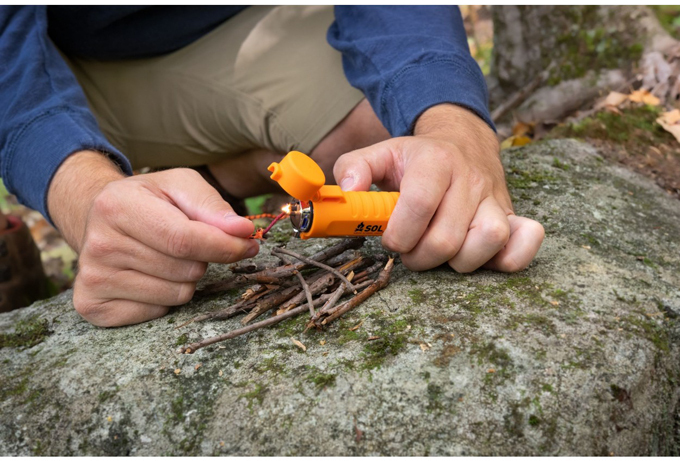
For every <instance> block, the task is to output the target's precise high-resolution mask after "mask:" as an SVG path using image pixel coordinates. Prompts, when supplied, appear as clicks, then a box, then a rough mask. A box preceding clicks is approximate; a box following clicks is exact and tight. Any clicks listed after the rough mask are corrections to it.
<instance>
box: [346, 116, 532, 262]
mask: <svg viewBox="0 0 680 461" xmlns="http://www.w3.org/2000/svg"><path fill="white" fill-rule="evenodd" d="M498 152H499V146H498V141H497V139H496V136H495V134H494V133H493V131H492V130H491V129H490V128H489V127H488V126H487V125H486V123H484V121H482V120H481V119H480V118H479V117H477V116H476V115H474V114H473V113H471V112H469V111H468V110H466V109H464V108H461V107H458V106H454V105H451V104H443V105H440V106H435V107H433V108H430V109H428V110H427V111H425V113H423V115H421V116H420V118H419V119H418V121H417V123H416V126H415V130H414V136H409V137H401V138H393V139H390V140H387V141H384V142H381V143H378V144H375V145H373V146H370V147H367V148H364V149H359V150H355V151H353V152H350V153H348V154H345V155H343V156H342V157H340V158H339V159H338V161H337V162H336V163H335V167H334V169H333V173H334V176H335V179H336V181H337V183H338V184H340V186H341V187H342V189H343V190H368V188H369V187H370V185H371V184H372V183H375V184H376V185H378V187H380V188H381V189H385V190H399V191H400V192H401V195H400V198H399V200H398V202H397V205H396V207H395V209H394V212H393V213H392V217H391V218H390V222H389V224H388V226H387V229H386V230H385V233H384V234H383V237H382V242H383V245H384V246H385V247H386V248H387V249H389V250H392V251H396V252H399V253H401V255H402V261H403V263H404V264H405V265H406V266H407V267H408V268H409V269H411V270H425V269H430V268H432V267H436V266H439V265H440V264H442V263H444V262H448V263H449V265H450V266H451V267H452V268H453V269H455V270H456V271H458V272H471V271H473V270H475V269H477V268H479V267H482V266H483V267H485V268H488V269H494V270H498V271H504V272H514V271H519V270H522V269H524V268H525V267H527V266H528V265H529V263H530V262H531V260H532V259H533V257H534V256H535V255H536V253H537V252H538V249H539V248H540V246H541V243H542V242H543V237H544V231H543V226H541V225H540V224H539V223H538V222H536V221H533V220H531V219H527V218H522V217H519V216H515V215H514V213H513V209H512V203H511V201H510V196H509V194H508V190H507V187H506V185H505V176H504V173H503V166H502V165H501V162H500V157H499V154H498Z"/></svg>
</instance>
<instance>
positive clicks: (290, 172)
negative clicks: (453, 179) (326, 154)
mask: <svg viewBox="0 0 680 461" xmlns="http://www.w3.org/2000/svg"><path fill="white" fill-rule="evenodd" d="M267 169H268V170H269V171H271V172H272V175H271V178H272V179H273V180H274V181H276V182H278V183H279V185H280V186H281V187H282V188H283V190H285V191H286V192H287V193H288V194H290V195H292V196H293V198H294V200H293V201H292V202H291V207H290V222H291V223H292V224H293V228H294V229H295V235H296V236H297V237H300V238H302V239H308V238H312V237H360V236H367V235H382V233H383V232H384V231H385V228H386V227H387V222H388V221H389V220H390V216H391V215H392V211H393V210H394V206H395V205H396V204H397V199H398V198H399V192H373V191H371V192H344V191H343V190H342V189H340V186H327V185H325V183H326V177H325V176H324V174H323V171H322V170H321V167H319V165H317V164H316V162H315V161H314V160H312V159H311V158H309V157H308V156H306V155H305V154H303V153H302V152H297V151H292V152H289V153H288V155H286V156H285V157H284V158H283V160H281V162H279V163H276V162H274V163H272V164H271V165H269V168H267Z"/></svg>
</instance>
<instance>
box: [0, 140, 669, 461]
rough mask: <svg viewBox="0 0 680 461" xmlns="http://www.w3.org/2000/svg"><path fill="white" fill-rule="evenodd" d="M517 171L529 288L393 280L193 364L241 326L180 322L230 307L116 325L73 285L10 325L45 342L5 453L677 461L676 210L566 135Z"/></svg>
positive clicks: (0, 443)
mask: <svg viewBox="0 0 680 461" xmlns="http://www.w3.org/2000/svg"><path fill="white" fill-rule="evenodd" d="M504 156H505V159H504V162H505V167H506V174H507V177H508V183H509V185H510V191H511V194H512V195H513V198H514V203H515V206H516V211H517V213H518V214H520V215H527V216H531V217H534V218H535V219H537V220H539V221H540V222H542V223H543V224H544V226H545V228H546V233H547V235H546V240H545V243H544V245H543V248H542V249H541V251H540V252H539V254H538V256H537V258H536V259H535V261H534V262H533V263H532V264H531V266H530V267H529V268H528V269H526V270H525V271H522V272H520V273H517V274H501V273H494V272H490V271H483V270H482V271H477V272H475V273H473V274H467V275H463V274H457V273H455V272H453V271H451V270H450V269H448V268H447V267H441V268H437V269H435V270H431V271H427V272H422V273H414V272H410V271H408V270H407V269H405V268H404V267H403V266H398V267H397V268H396V269H395V271H394V273H393V281H392V283H391V284H390V285H389V286H388V287H387V288H386V289H384V290H383V291H381V292H379V293H378V294H376V295H375V296H373V297H371V298H370V299H369V300H368V301H367V302H365V303H364V304H362V305H361V306H360V307H358V308H357V309H355V310H354V311H352V312H350V313H349V314H348V315H347V316H345V317H343V318H342V319H341V320H340V321H339V322H337V324H335V325H332V326H331V327H330V328H328V329H327V330H325V331H322V332H315V331H310V332H308V333H306V334H303V333H302V331H303V329H304V322H303V321H302V319H293V320H289V321H286V322H283V323H281V324H279V325H277V326H275V327H273V328H270V329H264V330H258V331H255V332H252V333H250V334H248V335H245V336H243V337H239V338H235V339H234V340H232V341H229V342H225V343H222V344H217V345H214V346H211V347H208V348H206V349H205V350H200V351H197V352H196V353H195V354H193V355H180V354H177V352H176V350H177V344H179V343H181V342H184V341H195V340H196V339H199V338H203V337H206V336H211V335H214V334H217V333H220V332H223V331H226V330H229V329H233V328H235V327H236V326H237V325H238V321H239V319H238V318H236V319H231V320H227V321H219V322H206V323H200V324H192V325H190V326H188V327H185V328H183V329H181V330H175V327H176V326H177V325H180V324H181V323H183V322H184V321H186V320H188V319H189V318H191V317H192V316H194V315H195V314H196V313H197V312H201V311H206V310H211V309H219V308H220V307H223V306H224V305H227V304H229V303H230V302H231V301H232V300H233V299H234V297H235V296H237V294H236V293H233V294H229V295H227V296H224V297H214V298H212V299H204V300H196V301H193V302H191V303H189V304H187V305H185V306H182V307H180V308H177V309H174V310H173V312H172V313H171V314H169V315H168V316H167V317H165V318H162V319H158V320H155V321H152V322H148V323H145V324H141V325H135V326H130V327H124V328H112V329H101V328H97V327H94V326H92V325H90V324H88V323H87V322H85V321H84V320H82V319H81V318H80V317H79V316H78V314H77V313H76V312H75V311H74V310H73V307H72V303H71V299H70V296H71V294H70V292H67V293H64V294H62V295H60V296H57V297H55V298H53V299H51V300H49V301H46V302H42V303H39V304H36V305H34V306H31V307H29V308H26V309H22V310H19V311H15V312H10V313H7V314H2V315H0V335H3V336H1V337H2V338H9V337H12V338H14V337H16V336H13V335H17V334H18V333H19V331H20V326H19V325H21V324H22V323H21V322H24V324H25V323H26V322H27V321H28V322H29V323H31V324H35V322H38V323H37V325H45V326H47V327H48V329H49V331H50V334H48V335H44V336H41V338H40V339H41V341H39V342H35V344H31V343H29V344H14V343H11V342H10V343H8V344H7V345H6V346H5V347H2V348H0V363H2V372H1V373H0V412H1V413H2V415H3V418H2V419H1V420H0V454H3V455H30V454H44V455H72V454H81V455H125V454H134V455H182V454H202V455H212V454H230V455H235V454H238V455H377V454H382V455H427V454H429V455H537V454H544V455H605V454H607V455H608V454H611V453H614V454H615V455H643V454H658V455H664V454H665V455H672V454H675V455H677V454H678V435H679V433H678V429H679V428H678V411H679V406H678V400H679V398H680V387H679V384H680V346H679V342H678V340H679V338H680V323H679V322H680V319H678V316H677V315H675V316H673V315H671V313H673V312H680V288H679V287H680V275H679V274H680V251H679V250H680V248H679V246H680V242H679V241H678V230H679V229H680V202H678V201H677V200H675V199H673V198H671V197H669V196H667V195H666V194H665V193H663V192H662V191H661V190H660V189H658V188H657V186H655V185H654V184H653V183H652V182H651V181H650V180H648V179H645V178H643V177H641V176H639V175H637V174H634V173H631V172H629V171H627V170H625V169H623V168H620V167H618V166H613V165H610V164H608V163H607V162H606V161H603V160H602V158H600V157H599V156H598V154H597V152H596V151H595V150H594V149H593V148H592V147H590V146H588V145H586V144H583V143H580V142H576V141H573V140H559V141H549V142H541V143H537V144H534V145H530V146H528V147H524V148H518V149H510V150H506V151H504ZM326 244H328V243H327V242H324V241H323V240H318V241H314V242H301V241H295V240H291V241H290V242H289V245H291V246H292V247H294V248H296V249H299V250H301V251H304V252H309V253H311V252H312V251H314V250H315V249H317V247H320V246H322V245H326ZM368 245H369V250H370V251H380V244H379V241H378V240H372V241H370V242H369V243H368ZM312 247H313V248H312ZM266 253H267V252H266V251H263V252H262V255H261V256H259V257H261V258H267V257H268V256H267V255H266ZM227 272H228V270H227V269H226V268H225V267H223V266H211V267H210V268H209V271H208V274H207V276H206V281H205V282H206V283H207V282H211V281H215V280H217V279H219V278H220V277H224V276H225V275H226V274H227ZM361 321H363V323H362V324H361V326H360V327H359V328H358V329H356V330H352V331H350V328H351V327H353V326H355V325H357V324H359V323H360V322H361ZM291 336H293V337H295V338H297V339H298V340H300V341H302V342H303V343H304V344H305V345H306V348H307V350H306V352H303V351H302V350H301V349H299V348H298V347H296V346H295V345H294V344H293V343H292V342H291V341H290V337H291ZM375 336H378V337H379V339H376V340H371V341H369V338H370V337H375ZM359 432H360V433H361V437H359V436H358V435H357V434H358V433H359Z"/></svg>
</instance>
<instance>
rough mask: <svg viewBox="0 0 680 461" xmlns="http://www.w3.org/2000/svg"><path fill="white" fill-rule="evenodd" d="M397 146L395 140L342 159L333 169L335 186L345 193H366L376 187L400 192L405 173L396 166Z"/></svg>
mask: <svg viewBox="0 0 680 461" xmlns="http://www.w3.org/2000/svg"><path fill="white" fill-rule="evenodd" d="M395 145H396V144H395V140H394V139H392V140H389V141H384V142H380V143H378V144H374V145H372V146H369V147H366V148H363V149H357V150H355V151H352V152H349V153H347V154H345V155H342V156H340V158H338V160H337V161H336V162H335V165H334V166H333V176H334V177H335V182H336V183H337V184H338V185H339V186H340V188H342V190H344V191H366V190H368V189H369V188H370V187H371V184H373V183H375V184H378V185H379V186H380V187H381V188H383V189H386V190H397V189H398V188H399V182H400V180H401V169H399V168H396V165H395V161H394V158H395V156H394V149H395ZM396 148H398V145H396Z"/></svg>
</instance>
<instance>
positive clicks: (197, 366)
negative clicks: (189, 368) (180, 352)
mask: <svg viewBox="0 0 680 461" xmlns="http://www.w3.org/2000/svg"><path fill="white" fill-rule="evenodd" d="M202 366H203V364H202V363H197V364H196V366H195V367H194V370H196V371H198V369H199V368H201V367H202Z"/></svg>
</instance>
